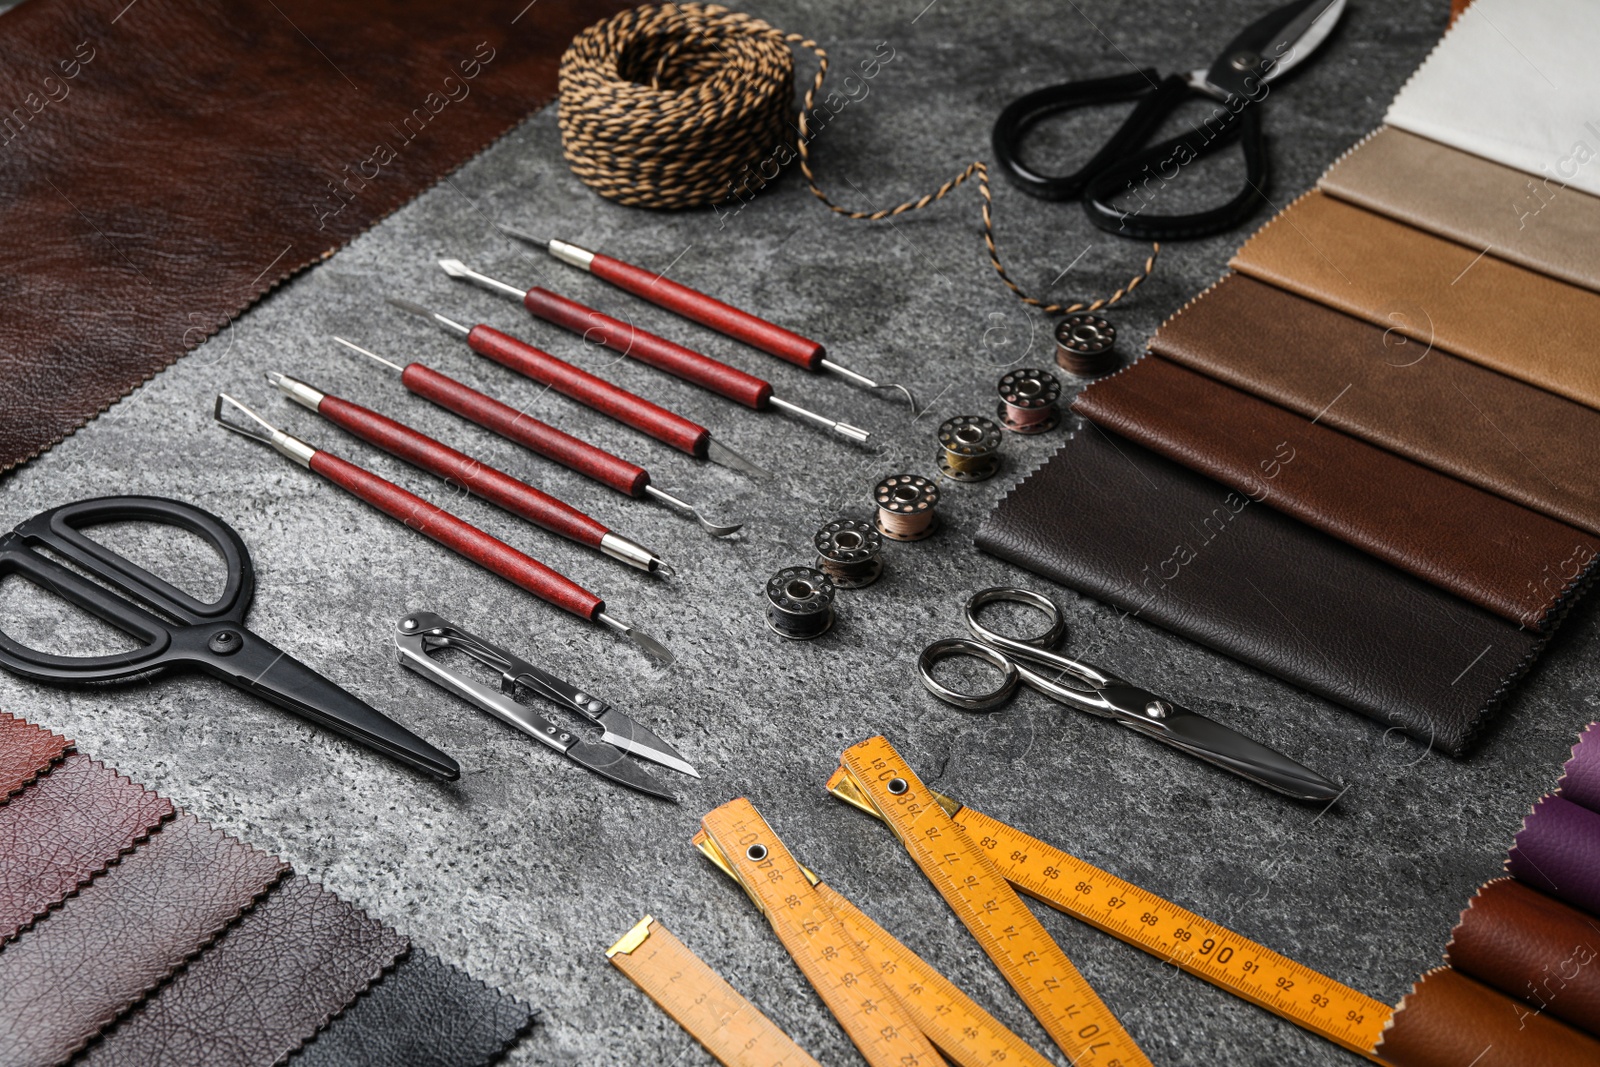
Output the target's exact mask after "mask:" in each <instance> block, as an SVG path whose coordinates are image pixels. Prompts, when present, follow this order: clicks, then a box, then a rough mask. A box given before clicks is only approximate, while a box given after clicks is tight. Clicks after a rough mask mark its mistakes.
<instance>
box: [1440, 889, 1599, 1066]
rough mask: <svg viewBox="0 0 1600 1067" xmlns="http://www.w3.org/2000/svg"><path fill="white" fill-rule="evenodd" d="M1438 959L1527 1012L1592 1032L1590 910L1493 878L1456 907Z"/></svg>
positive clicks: (1594, 924) (1595, 1014) (1594, 973)
mask: <svg viewBox="0 0 1600 1067" xmlns="http://www.w3.org/2000/svg"><path fill="white" fill-rule="evenodd" d="M1445 959H1446V961H1448V962H1449V964H1450V966H1452V967H1454V968H1455V969H1456V970H1458V971H1461V972H1463V973H1465V974H1469V975H1471V976H1472V977H1474V978H1476V979H1477V980H1478V981H1480V982H1482V983H1484V984H1485V985H1489V986H1493V987H1494V988H1495V989H1498V990H1499V991H1500V992H1502V993H1504V994H1505V995H1506V996H1508V997H1515V998H1516V999H1518V1000H1521V1001H1524V1002H1525V1003H1527V1004H1528V1005H1529V1006H1530V1007H1531V1008H1532V1010H1534V1011H1540V1012H1544V1013H1547V1014H1549V1015H1553V1016H1555V1017H1556V1018H1558V1019H1561V1020H1563V1021H1565V1022H1569V1023H1571V1024H1572V1025H1573V1026H1576V1027H1577V1028H1578V1029H1580V1030H1583V1031H1584V1032H1585V1033H1587V1034H1589V1035H1590V1036H1595V1035H1600V920H1596V919H1595V918H1594V917H1593V916H1592V915H1586V914H1584V913H1583V912H1581V911H1579V910H1578V909H1576V908H1573V907H1571V906H1569V905H1567V904H1563V903H1562V902H1561V901H1559V900H1556V899H1555V898H1554V897H1549V896H1546V895H1545V894H1543V893H1541V892H1539V891H1538V890H1536V889H1531V888H1529V887H1528V886H1526V885H1524V884H1523V883H1521V882H1519V881H1517V880H1516V879H1514V878H1497V879H1495V880H1494V881H1492V882H1488V883H1486V884H1485V885H1484V886H1483V887H1482V888H1480V889H1479V890H1478V894H1477V896H1475V897H1473V898H1472V900H1471V902H1469V903H1468V904H1467V910H1466V911H1464V912H1462V913H1461V922H1460V923H1458V924H1457V925H1456V928H1455V932H1454V933H1453V934H1452V935H1451V938H1450V945H1449V947H1448V948H1447V949H1446V950H1445Z"/></svg>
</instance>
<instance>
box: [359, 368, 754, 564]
mask: <svg viewBox="0 0 1600 1067" xmlns="http://www.w3.org/2000/svg"><path fill="white" fill-rule="evenodd" d="M334 340H335V341H337V342H338V343H339V344H341V345H343V346H344V347H346V348H348V349H350V351H352V352H359V353H360V354H361V355H363V356H366V357H367V358H368V359H371V360H374V361H376V362H377V363H380V364H382V365H383V366H385V367H388V368H389V369H390V370H392V371H395V372H396V373H398V374H399V375H400V383H401V384H402V385H404V386H405V387H406V388H407V389H409V390H410V391H411V392H413V393H415V394H416V395H417V396H420V397H422V398H423V399H424V400H431V401H433V402H434V403H435V404H438V405H439V406H440V407H442V408H444V409H445V410H447V411H453V412H455V413H456V414H457V415H460V416H461V417H462V418H464V419H466V420H467V421H468V422H473V423H476V424H477V425H479V426H482V427H483V428H484V429H485V430H489V431H491V432H493V433H497V434H499V435H500V436H501V437H504V438H505V439H506V440H507V441H512V442H515V443H516V444H519V445H521V446H522V447H523V448H526V449H528V450H529V451H531V452H536V453H538V454H539V455H541V456H543V457H544V458H546V459H549V460H554V461H555V462H557V463H559V464H561V465H562V466H563V467H566V468H567V469H568V470H571V471H576V472H577V473H579V474H581V475H583V476H584V477H586V478H592V479H593V480H595V481H597V482H599V483H600V484H601V485H605V486H609V487H610V488H612V489H615V490H616V491H617V492H619V493H622V494H624V495H625V496H630V497H633V498H634V499H636V500H637V499H640V498H642V497H644V496H649V497H651V498H653V499H655V500H659V501H661V502H662V503H663V504H665V505H667V507H669V508H671V509H672V510H673V511H676V512H678V513H679V514H683V515H688V516H689V517H690V518H692V519H694V520H695V521H696V522H698V523H699V524H700V527H701V529H703V530H705V531H706V532H707V533H709V534H711V535H712V536H713V537H728V536H731V535H732V534H736V533H738V532H739V531H740V530H741V529H742V528H743V525H744V524H743V523H731V524H730V523H715V522H712V521H711V520H710V519H707V518H706V517H705V515H704V514H703V513H701V511H700V510H699V509H698V508H696V507H695V506H694V505H693V504H690V503H688V502H687V501H685V500H682V499H680V498H678V497H676V496H673V495H672V494H671V493H668V492H666V491H665V490H663V489H659V488H657V487H656V486H655V485H653V484H651V481H650V472H649V471H647V470H645V469H644V468H643V467H641V466H639V465H638V464H635V463H629V462H628V461H627V460H625V459H621V458H619V457H617V456H614V455H612V454H611V453H610V452H607V451H606V450H605V449H603V448H599V447H597V446H595V445H592V444H590V443H589V442H587V441H584V440H582V439H580V438H577V437H574V436H572V435H571V434H569V433H566V432H565V431H562V430H558V429H556V428H555V427H554V426H550V425H548V424H547V423H543V422H540V421H539V420H538V419H536V418H534V417H533V416H532V415H529V414H526V413H525V412H521V411H518V410H517V409H516V408H514V407H512V406H511V405H510V404H506V403H502V402H501V401H499V400H496V399H495V398H494V397H492V396H489V395H488V394H487V393H482V392H479V391H478V390H477V389H474V388H472V387H471V386H468V385H463V384H461V383H460V382H458V381H456V380H455V379H454V378H451V377H450V376H449V375H446V374H441V373H439V372H438V371H436V370H434V369H433V368H432V367H429V366H427V365H425V364H422V363H415V362H413V363H407V364H406V365H405V366H404V367H402V366H400V364H398V363H394V362H391V361H390V360H387V359H384V358H383V357H382V356H380V355H378V354H377V353H376V352H371V351H368V350H367V349H365V348H362V347H361V346H360V345H356V344H351V343H350V342H349V341H346V340H345V339H344V338H343V337H335V338H334Z"/></svg>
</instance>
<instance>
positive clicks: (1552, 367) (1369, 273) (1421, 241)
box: [1230, 192, 1600, 408]
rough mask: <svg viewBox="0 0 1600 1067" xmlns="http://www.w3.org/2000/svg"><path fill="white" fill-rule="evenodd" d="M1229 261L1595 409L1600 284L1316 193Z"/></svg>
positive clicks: (1599, 377) (1599, 402)
mask: <svg viewBox="0 0 1600 1067" xmlns="http://www.w3.org/2000/svg"><path fill="white" fill-rule="evenodd" d="M1230 265H1231V266H1232V267H1233V268H1234V269H1235V270H1237V271H1240V272H1242V273H1245V274H1249V275H1251V276H1252V277H1255V278H1259V279H1260V280H1262V281H1265V282H1270V283H1271V284H1273V285H1276V286H1279V287H1280V288H1283V289H1288V290H1289V291H1290V292H1295V293H1299V294H1300V295H1301V296H1305V297H1310V298H1311V299H1313V300H1317V301H1320V302H1321V303H1324V304H1327V305H1328V306H1329V307H1334V308H1338V309H1339V310H1341V311H1344V312H1346V313H1348V314H1350V315H1354V316H1356V317H1357V318H1361V319H1366V320H1367V321H1368V322H1371V323H1375V324H1377V325H1378V326H1380V327H1382V328H1384V329H1386V330H1392V331H1396V332H1398V333H1401V334H1404V335H1405V336H1406V337H1409V338H1411V339H1412V340H1413V341H1416V342H1419V343H1420V344H1422V345H1432V346H1435V347H1438V348H1442V349H1444V350H1445V351H1446V352H1451V353H1454V354H1455V355H1458V356H1461V357H1462V358H1463V359H1469V360H1471V361H1472V362H1474V363H1478V364H1481V365H1482V366H1485V367H1488V368H1490V369H1492V370H1497V371H1499V372H1500V373H1502V374H1505V375H1508V376H1510V377H1512V378H1516V379H1518V380H1520V381H1524V382H1528V383H1529V384H1531V385H1537V386H1538V387H1539V388H1541V389H1548V390H1549V391H1551V392H1552V393H1556V394H1559V395H1560V396H1564V397H1566V398H1568V399H1569V400H1576V401H1577V402H1578V403H1580V404H1586V405H1588V406H1589V407H1592V408H1600V360H1597V359H1595V358H1594V339H1595V338H1596V337H1600V293H1594V292H1590V291H1589V290H1588V289H1582V288H1579V287H1578V286H1575V285H1569V284H1567V283H1566V282H1562V281H1558V280H1557V279H1555V278H1551V277H1548V276H1546V275H1543V274H1540V273H1538V272H1536V271H1531V270H1528V269H1527V268H1526V267H1519V266H1517V265H1516V264H1515V263H1508V262H1506V261H1505V260H1503V259H1499V258H1497V257H1496V256H1493V255H1489V254H1485V253H1484V250H1483V249H1480V248H1468V247H1467V246H1466V245H1459V244H1456V243H1455V242H1454V241H1446V240H1444V239H1443V238H1441V237H1435V236H1434V235H1433V234H1430V233H1424V232H1423V231H1422V230H1418V229H1415V228H1413V227H1411V226H1407V225H1404V224H1403V223H1399V222H1396V221H1394V220H1393V219H1389V218H1385V217H1384V216H1382V215H1377V214H1374V213H1373V212H1370V211H1366V210H1364V209H1362V208H1359V207H1356V206H1355V205H1353V204H1347V203H1345V202H1344V201H1342V200H1335V199H1334V198H1333V197H1330V196H1327V195H1325V194H1323V193H1319V192H1310V193H1307V194H1306V195H1305V196H1302V197H1301V198H1300V199H1299V200H1296V201H1295V202H1294V203H1292V204H1290V205H1289V206H1288V207H1287V208H1285V209H1284V210H1283V211H1282V212H1280V213H1279V214H1278V216H1277V217H1276V218H1274V219H1273V220H1272V221H1270V222H1268V223H1267V224H1266V225H1265V226H1263V227H1262V228H1261V229H1260V230H1258V231H1256V234H1255V236H1254V237H1252V238H1250V240H1249V241H1247V242H1245V244H1244V246H1243V247H1242V248H1240V249H1239V251H1238V252H1236V253H1235V254H1234V257H1233V259H1232V260H1231V261H1230Z"/></svg>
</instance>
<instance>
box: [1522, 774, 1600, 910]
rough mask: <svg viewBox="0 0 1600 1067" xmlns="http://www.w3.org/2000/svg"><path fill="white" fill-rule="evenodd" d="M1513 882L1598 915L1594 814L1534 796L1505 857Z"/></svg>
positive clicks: (1599, 848) (1599, 843)
mask: <svg viewBox="0 0 1600 1067" xmlns="http://www.w3.org/2000/svg"><path fill="white" fill-rule="evenodd" d="M1506 870H1507V871H1509V872H1510V873H1511V876H1512V877H1513V878H1516V879H1517V880H1518V881H1521V882H1526V883H1528V884H1529V885H1531V886H1533V888H1535V889H1537V890H1539V891H1540V892H1542V893H1549V894H1550V895H1551V896H1553V897H1559V898H1560V899H1562V900H1564V901H1566V902H1567V903H1568V904H1571V905H1573V906H1574V907H1577V908H1582V909H1583V910H1584V911H1586V912H1588V913H1589V914H1590V915H1600V813H1596V812H1593V811H1590V810H1589V809H1588V808H1586V807H1583V806H1582V805H1581V804H1574V803H1573V802H1572V801H1570V800H1563V799H1562V798H1561V797H1558V796H1555V795H1553V794H1552V795H1549V796H1544V797H1540V798H1539V802H1538V803H1537V804H1535V805H1534V806H1533V810H1532V811H1531V812H1529V813H1528V817H1527V818H1526V819H1524V820H1523V821H1522V829H1521V830H1518V831H1517V839H1516V841H1515V842H1514V843H1513V844H1512V846H1511V851H1510V852H1509V853H1508V854H1507V855H1506Z"/></svg>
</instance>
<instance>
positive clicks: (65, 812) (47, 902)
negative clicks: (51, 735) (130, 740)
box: [0, 753, 172, 943]
mask: <svg viewBox="0 0 1600 1067" xmlns="http://www.w3.org/2000/svg"><path fill="white" fill-rule="evenodd" d="M171 816H172V804H171V803H170V802H169V801H167V800H166V798H164V797H159V796H157V795H156V794H154V793H152V792H150V791H149V790H148V789H145V788H144V787H143V786H139V785H134V784H133V783H132V782H130V781H128V779H126V778H124V777H123V776H122V775H120V774H118V773H116V772H115V771H113V770H111V769H110V768H109V767H107V766H106V765H105V764H103V763H100V762H99V761H97V760H92V759H90V758H89V757H88V756H85V755H83V754H82V753H73V754H72V755H70V756H68V757H67V758H66V759H64V760H62V761H61V762H60V763H59V764H57V765H56V766H55V767H53V768H52V769H51V770H50V773H48V774H46V775H44V776H42V777H41V778H40V779H39V780H38V781H36V782H34V783H33V784H32V785H31V786H29V787H28V788H27V789H25V790H23V792H22V793H21V795H19V796H17V797H15V798H13V799H12V801H11V803H9V804H7V805H6V806H5V807H3V808H0V943H4V942H6V941H9V940H10V939H11V938H12V937H13V936H15V935H16V933H17V932H18V931H19V930H21V929H22V928H23V927H25V926H27V925H29V924H30V923H32V922H33V921H34V920H36V919H37V918H38V917H39V916H41V915H43V914H44V913H45V911H47V910H48V909H49V908H51V907H54V906H55V905H57V904H59V903H61V902H62V901H63V900H65V899H66V898H67V897H68V896H69V895H70V894H72V893H75V892H77V891H78V889H79V887H81V886H84V885H87V884H88V882H89V880H90V879H92V878H94V877H95V876H96V875H98V874H99V873H101V872H102V871H104V870H105V869H106V867H107V866H109V865H110V864H112V863H115V862H116V860H117V859H118V857H120V856H121V855H122V854H123V853H124V852H128V851H130V850H131V849H132V848H133V847H134V846H135V845H136V844H138V843H139V842H141V841H143V840H144V839H145V838H147V837H149V836H150V834H151V833H152V832H153V831H154V830H155V829H156V827H158V826H160V825H161V823H163V822H165V821H166V820H167V819H169V818H171Z"/></svg>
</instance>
